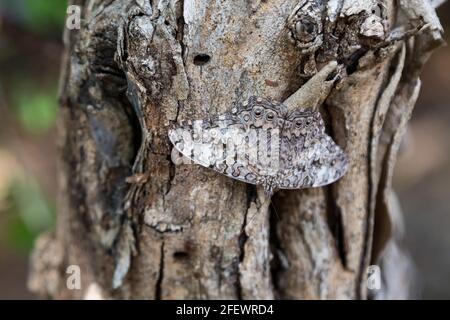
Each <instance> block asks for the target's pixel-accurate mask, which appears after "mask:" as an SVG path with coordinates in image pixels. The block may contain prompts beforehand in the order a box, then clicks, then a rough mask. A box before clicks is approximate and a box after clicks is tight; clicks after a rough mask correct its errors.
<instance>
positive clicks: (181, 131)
mask: <svg viewBox="0 0 450 320" xmlns="http://www.w3.org/2000/svg"><path fill="white" fill-rule="evenodd" d="M238 107H239V108H238V109H236V110H234V111H232V112H230V113H226V114H224V115H222V116H219V117H217V118H214V119H211V120H210V121H209V122H202V121H196V122H194V123H188V124H185V125H182V126H181V127H179V128H176V129H173V130H170V131H169V139H170V141H171V142H172V144H173V145H174V147H175V148H176V149H177V150H178V151H179V152H180V153H181V154H183V155H184V156H185V157H187V158H189V159H191V160H192V161H193V162H195V163H197V164H199V165H201V166H204V167H207V168H210V169H213V170H215V171H217V172H219V173H222V174H224V175H226V176H228V177H230V178H233V179H236V180H240V181H243V182H247V183H250V184H264V182H265V181H266V180H267V179H268V177H275V176H276V173H277V172H278V166H276V168H274V169H273V170H270V169H271V166H270V164H272V162H276V163H275V165H277V164H278V162H279V148H278V147H277V146H279V144H280V141H279V139H280V137H279V134H276V133H278V132H279V128H280V127H281V126H282V125H283V121H284V117H285V107H284V106H283V105H282V104H280V103H275V102H271V101H269V100H265V99H262V98H257V97H251V98H250V99H249V100H248V101H247V102H245V103H243V104H240V105H239V106H238ZM262 137H264V139H262ZM263 140H264V141H263ZM272 141H273V142H274V143H273V144H272V143H271V142H272ZM272 145H274V146H275V147H273V146H272ZM267 154H270V156H268V157H267V156H265V155H267ZM264 156H265V157H264Z"/></svg>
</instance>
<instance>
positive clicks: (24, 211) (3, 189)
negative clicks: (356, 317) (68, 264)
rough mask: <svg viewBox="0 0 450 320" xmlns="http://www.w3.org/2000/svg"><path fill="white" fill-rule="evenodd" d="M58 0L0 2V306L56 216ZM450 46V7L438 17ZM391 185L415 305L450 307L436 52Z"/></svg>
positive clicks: (447, 179)
mask: <svg viewBox="0 0 450 320" xmlns="http://www.w3.org/2000/svg"><path fill="white" fill-rule="evenodd" d="M66 6H67V5H66V1H65V0H0V299H18V298H34V296H33V295H32V294H31V293H30V292H28V290H27V288H26V281H27V269H28V255H29V253H30V249H31V248H32V245H33V241H34V239H35V237H36V236H37V235H38V234H39V233H40V232H42V231H43V230H47V229H49V228H52V226H53V225H54V223H55V216H56V208H55V207H56V191H57V186H56V157H57V156H56V147H55V133H56V129H55V125H56V124H55V121H56V116H57V86H58V77H59V66H60V59H61V54H62V50H63V47H62V41H61V38H62V36H61V31H62V29H63V25H64V19H65V11H66ZM438 13H439V16H440V18H441V21H442V23H443V25H444V28H445V29H446V30H447V34H446V39H447V42H450V3H447V4H445V5H443V6H442V7H441V8H440V9H439V10H438ZM422 80H423V87H422V92H421V96H420V98H419V102H418V104H417V106H416V109H415V111H414V114H413V118H412V120H411V124H410V128H409V131H408V135H407V140H406V141H407V143H406V146H407V147H406V148H405V150H404V152H403V154H402V155H401V157H400V159H399V162H398V165H397V172H396V176H395V189H396V191H397V192H398V194H399V197H400V201H401V204H402V207H403V211H404V214H405V221H406V245H407V247H408V250H409V251H410V254H411V255H412V257H413V259H414V262H415V264H416V267H417V270H418V273H419V275H420V283H421V288H422V292H421V297H422V298H424V299H450V48H449V47H445V48H442V49H440V50H439V51H437V52H436V53H435V54H434V55H433V57H432V59H431V60H430V61H429V62H428V64H427V65H426V68H425V70H424V72H423V75H422Z"/></svg>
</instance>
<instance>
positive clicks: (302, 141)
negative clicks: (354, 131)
mask: <svg viewBox="0 0 450 320" xmlns="http://www.w3.org/2000/svg"><path fill="white" fill-rule="evenodd" d="M293 140H295V139H293ZM293 140H292V139H291V140H290V143H292V141H293ZM297 141H298V145H297V146H296V150H297V153H294V154H293V158H292V159H291V161H292V162H290V164H289V165H286V163H285V166H283V168H282V169H281V170H280V171H279V173H278V175H277V188H279V189H301V188H310V187H320V186H324V185H328V184H330V183H333V182H335V181H336V180H338V179H340V178H341V177H342V176H343V175H344V174H345V172H346V171H347V169H348V160H347V157H346V155H345V153H344V152H343V150H342V149H341V148H340V147H339V146H338V145H337V144H336V143H335V142H334V141H333V140H332V139H331V137H329V136H328V135H326V134H322V135H320V136H318V137H301V138H298V139H297Z"/></svg>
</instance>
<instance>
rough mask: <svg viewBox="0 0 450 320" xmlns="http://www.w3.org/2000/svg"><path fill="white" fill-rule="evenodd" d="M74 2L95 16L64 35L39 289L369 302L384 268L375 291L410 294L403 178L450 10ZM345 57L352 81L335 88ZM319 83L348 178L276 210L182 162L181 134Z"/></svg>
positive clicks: (431, 4)
mask: <svg viewBox="0 0 450 320" xmlns="http://www.w3.org/2000/svg"><path fill="white" fill-rule="evenodd" d="M71 2H72V4H74V5H79V6H81V8H82V24H81V29H80V30H72V31H69V30H67V31H66V33H65V44H66V53H65V56H64V59H63V66H62V77H61V90H60V104H61V108H60V123H59V138H58V141H59V147H60V151H61V152H60V154H61V159H60V168H59V176H60V180H59V185H60V195H59V217H58V224H57V228H56V230H55V232H53V233H49V234H47V235H44V236H42V237H41V238H40V239H39V240H38V241H37V244H36V248H35V251H34V254H33V259H32V270H31V276H30V283H29V285H30V287H31V288H32V290H34V291H35V292H37V293H39V294H40V295H42V296H46V297H52V298H92V297H101V298H105V299H106V298H132V299H135V298H143V299H215V298H220V299H241V298H242V299H273V298H280V299H359V298H366V297H367V296H368V290H367V286H366V268H367V267H368V265H369V264H378V265H380V266H381V268H382V272H383V279H384V280H385V283H383V286H382V289H381V290H380V291H376V292H375V291H374V292H372V293H373V294H372V296H373V297H375V298H407V297H409V294H410V293H409V292H410V288H408V286H401V285H397V284H396V283H395V279H398V278H399V277H400V276H401V277H407V276H408V273H407V272H408V268H407V267H405V268H396V269H392V268H390V267H389V266H390V265H392V264H393V262H394V261H395V259H401V261H403V262H404V265H405V266H407V263H406V260H405V259H407V258H406V257H405V256H403V255H399V254H398V250H395V249H396V248H398V243H399V242H401V232H400V231H401V228H400V227H401V226H400V225H399V221H401V214H400V212H399V209H398V206H396V202H395V194H394V192H393V190H392V187H391V180H392V172H393V168H394V164H395V160H396V155H397V152H398V149H399V145H400V142H401V138H402V135H403V132H404V131H405V127H406V124H407V121H408V119H409V117H410V115H411V111H412V108H413V106H414V103H415V100H416V98H417V95H418V90H419V87H420V81H419V78H418V77H419V72H420V69H421V66H422V65H423V63H424V61H425V60H426V58H427V57H428V56H429V53H430V52H431V51H432V50H433V49H434V48H436V47H437V46H439V45H440V44H441V43H442V37H441V35H442V27H441V26H440V24H439V21H438V19H437V17H436V15H435V7H436V6H437V5H438V4H439V3H441V2H442V1H428V0H414V1H406V0H398V1H394V0H383V1H381V0H380V1H378V0H370V1H358V0H354V1H350V0H329V1H321V0H315V1H313V0H304V1H289V0H272V1H265V0H252V1H248V0H237V1H206V0H184V1H183V0H159V1H158V0H134V1H130V0H109V1H104V0H74V1H71ZM331 61H336V62H337V63H338V64H339V66H338V68H337V71H335V73H338V74H337V76H336V74H333V77H331V75H330V74H327V77H322V78H321V77H320V72H319V73H318V71H320V70H323V69H322V67H323V66H324V65H325V64H328V63H329V62H331ZM331 78H333V81H331V80H330V79H331ZM308 80H310V81H309V82H308ZM305 83H309V84H311V87H312V88H315V90H316V91H317V92H319V93H320V96H318V97H317V99H321V100H323V103H322V104H321V107H320V111H321V114H322V115H323V117H324V119H325V121H326V124H327V132H328V133H329V134H330V135H331V136H332V137H333V138H334V140H335V141H336V142H337V143H338V144H339V145H340V146H341V147H342V148H343V149H344V151H345V153H346V154H347V156H348V158H349V162H350V168H349V170H348V172H347V173H346V175H344V177H343V178H342V179H340V180H339V181H338V182H336V183H334V184H332V185H329V186H325V187H320V188H313V189H303V190H293V191H280V192H277V193H276V194H275V195H274V196H273V197H272V204H270V205H269V203H268V202H266V201H263V198H264V194H263V193H262V192H261V191H260V190H259V189H257V188H256V187H254V186H252V185H248V184H245V183H243V182H239V181H236V180H232V179H229V178H227V177H225V176H222V175H220V174H218V173H215V172H214V171H210V170H208V169H205V168H203V167H200V166H196V165H195V166H194V165H175V164H174V163H172V161H171V150H172V145H171V144H170V141H169V139H168V136H167V132H168V129H169V127H170V126H173V125H176V124H177V123H180V122H181V121H183V120H189V119H190V120H193V119H204V118H208V117H210V116H211V115H216V114H222V113H224V112H226V111H228V110H230V108H232V106H233V104H234V103H236V102H240V101H243V100H244V99H247V98H248V97H249V96H252V95H257V96H263V97H266V98H268V99H272V100H276V101H284V100H286V99H287V98H289V97H290V96H291V95H292V94H293V93H295V92H296V91H297V90H298V89H299V88H301V87H302V86H304V85H305ZM316 91H314V92H316ZM70 265H77V266H79V267H80V269H81V290H71V289H69V288H68V287H67V286H66V279H67V277H68V274H66V269H67V267H68V266H70ZM397 265H398V264H397ZM400 272H402V274H401V275H400V274H398V273H400ZM396 273H397V274H396ZM392 279H394V280H392ZM402 279H407V278H402ZM405 281H406V282H405V283H406V284H409V283H410V282H409V281H407V280H405Z"/></svg>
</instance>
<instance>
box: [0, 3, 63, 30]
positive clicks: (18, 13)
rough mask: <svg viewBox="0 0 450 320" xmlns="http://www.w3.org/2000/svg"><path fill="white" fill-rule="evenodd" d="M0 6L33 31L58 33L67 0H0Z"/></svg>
mask: <svg viewBox="0 0 450 320" xmlns="http://www.w3.org/2000/svg"><path fill="white" fill-rule="evenodd" d="M0 5H1V7H2V8H3V9H4V10H5V11H6V12H8V13H10V14H11V15H13V16H14V18H15V19H17V20H19V21H20V22H23V24H24V26H25V27H26V28H28V29H29V30H30V31H31V32H34V33H41V34H42V33H44V34H60V31H61V30H62V27H63V26H64V21H65V16H66V10H67V0H0Z"/></svg>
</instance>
